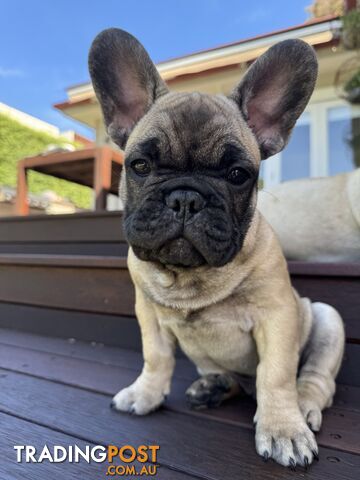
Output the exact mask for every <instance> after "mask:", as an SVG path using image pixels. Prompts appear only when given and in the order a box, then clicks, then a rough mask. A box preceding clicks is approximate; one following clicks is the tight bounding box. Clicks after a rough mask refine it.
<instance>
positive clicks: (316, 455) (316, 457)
mask: <svg viewBox="0 0 360 480" xmlns="http://www.w3.org/2000/svg"><path fill="white" fill-rule="evenodd" d="M311 452H312V454H313V455H314V458H315V460H317V461H319V454H318V452H317V451H316V450H311Z"/></svg>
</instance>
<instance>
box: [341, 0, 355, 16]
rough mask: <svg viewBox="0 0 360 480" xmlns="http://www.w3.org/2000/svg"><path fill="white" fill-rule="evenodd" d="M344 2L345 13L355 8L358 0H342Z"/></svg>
mask: <svg viewBox="0 0 360 480" xmlns="http://www.w3.org/2000/svg"><path fill="white" fill-rule="evenodd" d="M344 3H345V13H347V12H350V10H354V9H355V8H357V5H358V0H344Z"/></svg>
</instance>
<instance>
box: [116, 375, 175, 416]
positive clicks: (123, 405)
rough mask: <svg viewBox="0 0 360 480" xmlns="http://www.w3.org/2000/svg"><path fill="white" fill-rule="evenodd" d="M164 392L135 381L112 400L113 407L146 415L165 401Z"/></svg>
mask: <svg viewBox="0 0 360 480" xmlns="http://www.w3.org/2000/svg"><path fill="white" fill-rule="evenodd" d="M164 398H165V396H164V394H163V393H161V392H157V391H154V390H150V389H149V388H146V387H144V386H142V385H141V383H139V382H135V383H133V384H132V385H130V386H129V387H127V388H124V389H123V390H120V392H119V393H117V394H116V395H115V397H114V398H113V399H112V401H111V405H110V406H111V408H113V409H115V410H119V411H121V412H128V413H133V414H135V415H146V414H147V413H150V412H152V411H153V410H156V409H157V408H159V407H160V405H161V404H162V403H163V401H164Z"/></svg>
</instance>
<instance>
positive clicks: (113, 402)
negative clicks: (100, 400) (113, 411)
mask: <svg viewBox="0 0 360 480" xmlns="http://www.w3.org/2000/svg"><path fill="white" fill-rule="evenodd" d="M115 406H116V404H115V401H114V400H111V402H110V408H115Z"/></svg>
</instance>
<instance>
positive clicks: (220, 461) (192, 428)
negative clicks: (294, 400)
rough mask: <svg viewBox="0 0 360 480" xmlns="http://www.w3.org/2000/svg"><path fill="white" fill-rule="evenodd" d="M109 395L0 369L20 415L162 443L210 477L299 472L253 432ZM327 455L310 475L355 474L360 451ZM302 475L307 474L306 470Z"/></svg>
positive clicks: (166, 458) (77, 432)
mask: <svg viewBox="0 0 360 480" xmlns="http://www.w3.org/2000/svg"><path fill="white" fill-rule="evenodd" d="M108 402H109V397H108V396H105V395H102V394H97V393H92V392H88V391H84V390H81V389H79V388H74V387H69V386H65V385H59V384H56V383H53V382H49V381H46V380H43V379H37V378H34V377H29V376H27V375H23V374H19V373H13V372H9V371H6V370H2V371H0V406H1V407H0V410H1V411H3V412H5V413H12V414H16V415H20V416H22V417H24V418H27V419H28V420H31V421H33V422H37V423H40V424H42V425H43V426H46V427H48V428H54V429H57V430H60V431H62V432H66V433H67V434H70V435H72V436H77V437H80V438H82V439H83V440H85V441H88V442H92V443H95V444H103V445H107V444H118V443H119V442H121V444H133V445H139V444H158V445H160V452H161V455H160V454H159V463H160V464H162V465H165V466H167V467H170V468H173V469H174V468H175V469H177V470H180V471H182V472H186V473H189V474H190V475H197V476H199V477H202V478H204V479H209V480H210V479H212V480H215V479H219V480H220V479H221V480H230V479H233V478H237V477H238V476H239V475H240V474H241V476H242V477H244V478H247V477H249V476H251V477H254V478H256V479H257V480H270V479H273V478H278V479H280V480H282V479H290V478H292V479H293V478H294V474H293V472H291V471H289V470H287V469H285V468H282V467H280V466H278V465H276V464H274V463H273V462H269V463H268V464H267V465H266V466H265V465H264V463H263V462H262V461H261V459H260V458H259V457H258V456H257V455H256V453H255V449H254V435H253V432H252V431H251V430H249V429H246V428H241V427H239V426H234V425H229V424H225V423H221V424H220V423H216V425H215V423H214V424H211V423H209V420H208V419H206V418H200V417H193V416H190V415H186V414H181V413H178V412H176V413H175V412H172V411H168V410H166V409H163V410H161V411H158V412H156V413H153V414H152V415H149V416H146V417H134V416H130V415H126V414H119V413H116V412H113V411H111V410H110V409H109V408H108ZM320 456H321V461H320V462H318V463H316V464H315V465H314V466H313V467H312V468H311V470H310V472H308V473H307V475H306V476H307V478H308V479H309V480H323V479H324V478H327V479H329V480H335V479H336V480H345V479H346V480H350V479H351V480H352V479H353V478H356V474H357V472H358V471H359V468H360V456H358V455H353V454H349V453H344V452H340V451H337V450H334V449H330V448H321V449H320ZM298 475H299V476H303V473H301V472H300V469H299V473H298Z"/></svg>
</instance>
